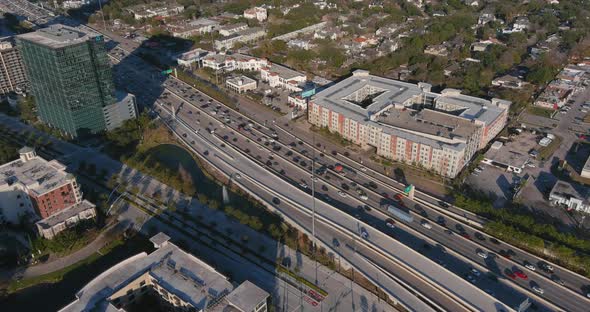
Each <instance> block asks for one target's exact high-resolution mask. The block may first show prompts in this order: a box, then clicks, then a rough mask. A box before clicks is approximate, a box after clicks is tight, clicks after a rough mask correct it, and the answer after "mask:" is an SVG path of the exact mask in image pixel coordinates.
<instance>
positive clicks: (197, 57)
mask: <svg viewBox="0 0 590 312" xmlns="http://www.w3.org/2000/svg"><path fill="white" fill-rule="evenodd" d="M209 53H210V52H209V51H207V50H203V49H198V48H197V49H194V50H190V51H188V52H184V53H181V54H177V55H176V56H175V57H174V58H173V59H174V60H175V61H176V63H178V65H181V66H185V67H190V66H192V64H195V63H196V64H197V67H199V66H200V65H201V64H202V62H203V60H204V59H205V58H206V57H207V56H208V55H209Z"/></svg>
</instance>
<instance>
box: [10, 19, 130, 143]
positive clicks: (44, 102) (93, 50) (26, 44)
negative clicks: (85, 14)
mask: <svg viewBox="0 0 590 312" xmlns="http://www.w3.org/2000/svg"><path fill="white" fill-rule="evenodd" d="M17 45H18V48H19V51H20V53H21V56H22V59H23V63H24V65H25V69H26V72H27V77H28V79H29V82H30V85H31V91H32V94H33V96H34V97H35V103H36V105H37V112H38V115H39V118H40V119H41V120H42V121H43V122H45V123H47V124H48V125H50V126H52V127H55V128H57V129H60V130H61V131H62V132H63V133H65V134H68V135H70V136H72V137H79V136H85V135H88V134H95V133H99V132H102V131H104V130H107V129H109V127H108V126H107V122H106V117H107V116H105V107H109V106H111V105H113V104H116V103H117V98H116V94H115V87H114V83H113V76H112V71H111V64H110V62H109V59H108V56H107V51H106V46H105V42H104V39H103V36H102V35H100V34H98V33H94V32H92V31H90V30H88V29H86V28H85V29H82V28H73V27H69V26H65V25H61V24H55V25H51V26H49V27H47V28H43V29H39V30H37V31H35V32H31V33H26V34H23V35H19V36H17ZM107 111H110V110H109V109H107ZM110 117H113V116H112V115H110ZM122 117H123V116H121V118H122Z"/></svg>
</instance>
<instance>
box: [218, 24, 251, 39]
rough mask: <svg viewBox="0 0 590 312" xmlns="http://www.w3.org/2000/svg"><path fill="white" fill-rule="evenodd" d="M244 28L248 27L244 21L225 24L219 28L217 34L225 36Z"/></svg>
mask: <svg viewBox="0 0 590 312" xmlns="http://www.w3.org/2000/svg"><path fill="white" fill-rule="evenodd" d="M246 29H248V24H246V23H235V24H227V25H223V26H221V28H219V34H220V35H222V36H225V37H227V36H231V35H233V34H235V33H238V32H240V31H242V30H246Z"/></svg>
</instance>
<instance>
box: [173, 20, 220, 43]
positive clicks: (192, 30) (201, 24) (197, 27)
mask: <svg viewBox="0 0 590 312" xmlns="http://www.w3.org/2000/svg"><path fill="white" fill-rule="evenodd" d="M218 27H219V22H217V21H214V20H210V19H206V18H199V19H197V20H194V21H191V22H188V23H183V24H172V25H169V26H168V29H169V30H170V31H171V33H172V36H174V37H178V38H185V39H186V38H189V37H192V36H195V35H203V34H208V33H210V32H213V31H214V30H216V29H217V28H218Z"/></svg>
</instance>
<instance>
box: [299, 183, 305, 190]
mask: <svg viewBox="0 0 590 312" xmlns="http://www.w3.org/2000/svg"><path fill="white" fill-rule="evenodd" d="M299 186H301V188H302V189H306V188H307V183H305V182H301V183H299Z"/></svg>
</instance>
